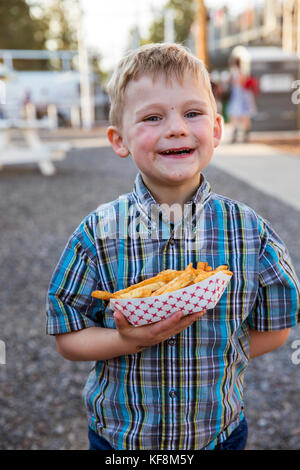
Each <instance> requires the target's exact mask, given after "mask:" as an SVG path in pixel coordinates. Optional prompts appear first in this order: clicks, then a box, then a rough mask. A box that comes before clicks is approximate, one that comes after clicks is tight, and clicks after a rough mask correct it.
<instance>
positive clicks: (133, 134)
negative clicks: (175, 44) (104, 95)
mask: <svg viewBox="0 0 300 470" xmlns="http://www.w3.org/2000/svg"><path fill="white" fill-rule="evenodd" d="M220 119H221V118H220V116H215V115H214V111H213V107H212V104H211V102H210V98H209V94H208V91H207V90H206V88H205V87H204V84H203V83H201V82H200V83H198V82H196V81H195V80H194V78H193V77H192V76H190V75H188V74H186V76H185V79H184V81H183V83H182V84H180V83H179V82H178V81H177V80H176V79H175V78H174V79H173V80H172V82H171V84H167V83H166V80H165V77H164V76H159V77H158V78H157V79H156V80H155V82H153V80H152V76H148V75H144V76H141V77H140V78H139V79H138V80H137V81H131V82H130V83H129V84H128V86H127V88H126V91H125V101H124V112H123V121H122V129H117V128H116V127H111V128H109V130H108V137H109V140H110V141H111V143H112V145H113V148H114V150H115V152H116V153H117V154H118V155H119V156H120V157H126V156H128V155H129V154H131V155H132V157H133V159H134V161H135V163H136V165H137V167H138V168H139V170H140V172H141V174H142V176H143V179H144V182H145V183H146V185H147V186H148V187H149V189H150V190H151V186H152V185H155V186H156V187H157V185H165V186H168V187H176V186H183V185H184V186H186V187H190V188H192V187H197V185H198V184H199V180H200V172H201V171H202V170H203V169H204V168H205V167H206V166H207V165H208V163H209V162H210V160H211V158H212V155H213V151H214V148H215V147H216V146H217V145H218V144H219V141H220V138H221V120H220Z"/></svg>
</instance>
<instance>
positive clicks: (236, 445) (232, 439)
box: [89, 418, 248, 450]
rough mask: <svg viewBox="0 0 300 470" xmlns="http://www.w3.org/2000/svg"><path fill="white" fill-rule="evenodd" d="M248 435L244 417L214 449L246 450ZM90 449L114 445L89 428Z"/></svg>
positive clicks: (111, 448) (108, 448)
mask: <svg viewBox="0 0 300 470" xmlns="http://www.w3.org/2000/svg"><path fill="white" fill-rule="evenodd" d="M247 436H248V425H247V421H246V419H245V418H244V419H243V420H242V421H241V422H240V424H239V426H238V427H237V428H236V429H235V430H234V431H233V432H232V433H231V434H230V436H229V437H228V439H226V441H224V442H221V444H218V445H217V446H216V447H215V449H214V450H244V449H245V446H246V442H247ZM89 441H90V448H89V450H113V447H111V445H110V444H109V442H107V440H106V439H104V438H103V437H102V436H98V434H96V433H95V431H93V430H92V429H89Z"/></svg>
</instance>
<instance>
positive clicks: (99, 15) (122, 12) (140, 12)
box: [80, 0, 262, 70]
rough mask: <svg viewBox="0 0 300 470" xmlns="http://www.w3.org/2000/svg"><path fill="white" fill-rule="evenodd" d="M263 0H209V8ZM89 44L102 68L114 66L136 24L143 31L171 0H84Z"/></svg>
mask: <svg viewBox="0 0 300 470" xmlns="http://www.w3.org/2000/svg"><path fill="white" fill-rule="evenodd" d="M261 1H262V0H239V1H237V0H205V5H206V7H207V8H218V7H222V6H223V5H227V6H228V7H229V8H230V9H231V10H232V11H233V12H238V11H239V10H242V9H244V8H245V7H249V6H251V4H253V5H255V4H257V3H261ZM80 2H81V7H82V10H83V13H84V15H83V28H84V31H85V38H86V43H87V46H89V47H92V48H93V49H94V50H96V51H97V52H100V53H101V55H102V67H103V68H104V69H107V70H109V69H111V68H113V67H114V66H115V65H116V63H117V62H118V60H119V59H120V58H121V57H122V55H123V53H124V51H125V49H126V47H127V46H128V35H129V31H130V29H131V28H132V27H134V26H135V25H136V24H138V25H139V29H140V31H141V33H142V34H144V35H147V29H148V27H149V24H150V23H151V20H152V19H153V9H160V8H161V7H163V6H164V5H165V4H166V3H167V0H105V1H104V0H80Z"/></svg>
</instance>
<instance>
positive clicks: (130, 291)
mask: <svg viewBox="0 0 300 470" xmlns="http://www.w3.org/2000/svg"><path fill="white" fill-rule="evenodd" d="M219 271H222V272H223V273H224V274H227V275H230V276H232V274H233V273H232V272H231V271H229V270H228V266H227V265H226V264H222V265H221V266H218V267H217V268H215V269H212V267H211V266H209V265H208V263H206V262H204V261H198V263H197V268H194V267H193V263H190V264H189V265H188V266H187V267H186V268H185V269H184V271H176V270H174V269H167V270H165V271H161V272H160V273H158V274H157V275H156V276H154V277H151V278H149V279H145V280H144V281H141V282H139V283H137V284H133V285H132V286H130V287H127V288H126V289H121V290H119V291H116V292H107V291H100V290H95V291H93V292H92V297H95V298H97V299H102V300H107V301H108V300H110V299H137V298H143V297H153V296H157V295H162V294H167V293H170V292H174V291H175V290H178V289H182V288H184V287H187V286H190V285H192V284H196V283H198V282H201V281H203V280H204V279H206V278H208V277H210V276H213V275H214V274H216V273H217V272H219Z"/></svg>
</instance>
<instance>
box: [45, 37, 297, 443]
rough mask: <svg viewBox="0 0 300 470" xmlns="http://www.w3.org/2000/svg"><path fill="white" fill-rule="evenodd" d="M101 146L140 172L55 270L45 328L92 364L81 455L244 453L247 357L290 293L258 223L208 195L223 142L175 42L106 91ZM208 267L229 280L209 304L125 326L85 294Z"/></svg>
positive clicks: (192, 63) (134, 63)
mask: <svg viewBox="0 0 300 470" xmlns="http://www.w3.org/2000/svg"><path fill="white" fill-rule="evenodd" d="M109 93H110V98H111V111H110V119H111V126H110V127H109V128H108V138H109V140H110V142H111V144H112V147H113V149H114V151H115V152H116V154H117V155H118V156H119V157H121V158H126V157H128V156H129V155H131V157H132V158H133V160H134V162H135V164H136V166H137V167H138V169H139V173H138V175H137V178H136V181H135V186H134V189H133V192H131V193H129V194H125V195H122V196H120V197H119V198H118V199H117V200H115V201H112V202H110V203H108V204H104V205H102V206H100V207H98V209H96V210H95V211H94V212H92V213H91V214H89V215H88V216H87V217H86V218H85V219H84V220H83V221H82V223H81V224H80V225H79V226H78V228H77V229H76V230H75V232H74V233H73V235H72V236H71V237H70V239H69V242H68V244H67V246H66V248H65V250H64V252H63V254H62V257H61V259H60V261H59V263H58V265H57V268H56V270H55V272H54V274H53V277H52V280H51V283H50V288H49V295H48V306H47V315H48V322H47V332H48V333H49V334H52V335H56V342H57V348H58V351H59V352H60V354H61V355H62V356H63V357H65V358H66V359H69V360H72V361H95V366H94V368H93V369H92V371H91V372H90V375H89V378H88V380H87V383H86V386H85V390H84V402H85V405H86V408H87V412H88V423H89V429H90V430H89V437H90V443H91V444H90V449H155V450H160V449H162V450H164V449H176V450H180V449H185V450H186V449H191V450H193V449H243V448H244V447H245V443H246V436H247V423H246V419H245V413H244V405H243V377H244V372H245V369H246V367H247V363H248V361H249V358H252V357H255V356H258V355H261V354H264V353H266V352H268V351H271V350H274V349H276V348H278V347H279V346H281V345H282V344H283V343H284V341H285V340H286V339H287V337H288V334H289V330H290V328H291V327H292V326H294V325H295V324H296V323H297V322H298V320H299V285H298V281H297V278H296V275H295V272H294V270H293V267H292V265H291V262H290V259H289V255H288V253H287V250H286V248H285V246H284V244H283V242H282V241H281V240H280V239H279V237H278V235H277V234H276V233H275V232H274V230H273V229H272V227H271V226H270V224H269V223H268V222H266V221H265V220H263V219H262V218H261V217H260V216H259V215H257V214H256V213H255V212H254V211H253V210H252V209H250V208H249V207H248V206H246V205H244V204H242V203H239V202H236V201H233V200H230V199H228V198H226V197H223V196H220V195H217V194H214V193H213V192H212V191H211V188H210V185H209V183H208V182H207V181H206V179H205V177H204V176H203V174H202V170H203V169H204V168H205V167H206V166H207V165H208V164H209V162H210V160H211V158H212V155H213V151H214V148H215V147H216V146H217V145H218V144H219V142H220V138H221V118H220V116H219V115H218V114H217V113H216V105H215V100H214V97H213V94H212V91H211V86H210V82H209V76H208V73H207V71H206V69H205V67H204V65H203V63H202V62H201V61H200V60H198V59H197V58H195V57H194V56H193V55H192V54H190V53H189V52H188V51H187V50H186V49H184V48H183V47H182V46H179V45H176V44H153V45H148V46H144V47H142V48H140V49H138V50H136V51H132V52H130V53H128V54H127V56H126V57H125V58H124V59H123V60H122V61H121V62H120V64H119V66H118V68H117V70H116V71H115V74H114V75H113V77H112V79H111V81H110V84H109ZM199 260H200V261H207V262H208V263H209V264H210V265H211V266H212V267H213V269H214V268H215V267H217V266H219V265H221V264H227V265H228V266H229V269H230V270H231V271H233V273H234V275H233V277H232V279H231V281H230V283H229V285H228V287H227V289H226V291H225V292H224V294H223V296H222V297H221V299H220V301H219V302H218V304H217V305H216V307H215V308H214V309H212V310H207V312H195V313H193V314H191V315H187V316H183V315H182V313H181V312H180V311H178V312H177V313H175V314H174V315H172V316H171V317H169V318H167V319H165V320H162V321H160V322H157V323H153V324H151V325H146V326H140V327H133V326H132V325H130V324H129V323H128V322H127V320H126V319H125V317H124V316H123V315H122V314H121V313H120V312H118V311H115V312H113V311H112V310H111V309H110V308H109V307H108V302H106V301H102V300H98V299H95V298H93V297H92V296H91V293H92V291H94V290H107V291H110V292H113V291H116V290H120V289H122V288H126V287H127V286H130V285H132V284H135V283H137V282H140V281H142V280H143V279H147V278H149V277H152V276H154V275H156V274H157V273H158V272H160V271H162V270H165V269H177V270H182V269H184V268H185V267H186V266H187V265H188V264H189V263H190V262H193V263H194V266H195V265H196V263H197V261H199Z"/></svg>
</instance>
